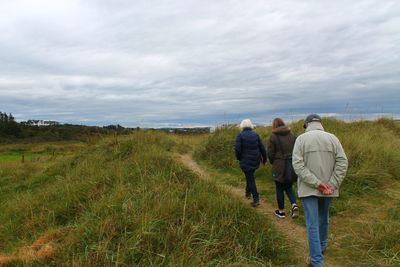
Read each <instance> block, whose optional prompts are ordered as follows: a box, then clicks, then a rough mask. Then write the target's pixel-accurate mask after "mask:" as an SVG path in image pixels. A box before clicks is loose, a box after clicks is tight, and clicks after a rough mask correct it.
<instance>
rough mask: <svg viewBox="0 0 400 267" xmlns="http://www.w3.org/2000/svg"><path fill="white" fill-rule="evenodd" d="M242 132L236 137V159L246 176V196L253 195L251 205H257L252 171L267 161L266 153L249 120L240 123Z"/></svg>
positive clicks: (258, 201)
mask: <svg viewBox="0 0 400 267" xmlns="http://www.w3.org/2000/svg"><path fill="white" fill-rule="evenodd" d="M240 128H241V129H242V132H241V133H240V134H238V135H237V137H236V144H235V154H236V158H237V160H239V161H240V168H241V169H242V171H243V172H244V175H245V176H246V197H247V198H249V199H250V198H251V196H253V202H252V203H251V205H252V206H253V207H257V206H258V205H260V199H259V195H258V192H257V186H256V181H255V177H254V172H255V170H256V169H258V167H259V166H260V163H261V162H262V163H263V164H265V163H266V161H267V153H266V151H265V147H264V144H263V143H262V141H261V138H260V136H259V135H258V134H257V133H255V132H253V131H252V129H253V128H254V127H253V124H252V123H251V120H249V119H245V120H243V121H242V122H241V123H240Z"/></svg>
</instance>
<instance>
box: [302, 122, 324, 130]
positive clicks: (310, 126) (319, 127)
mask: <svg viewBox="0 0 400 267" xmlns="http://www.w3.org/2000/svg"><path fill="white" fill-rule="evenodd" d="M315 130H319V131H325V130H324V127H322V124H321V123H320V122H317V121H314V122H310V123H309V124H308V126H307V129H306V132H309V131H315Z"/></svg>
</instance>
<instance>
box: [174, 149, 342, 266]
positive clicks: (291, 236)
mask: <svg viewBox="0 0 400 267" xmlns="http://www.w3.org/2000/svg"><path fill="white" fill-rule="evenodd" d="M179 160H180V162H182V164H183V165H184V166H186V167H187V168H188V169H190V170H192V171H193V172H194V173H196V174H197V175H198V176H199V178H201V179H203V180H206V181H208V182H215V180H214V179H213V178H212V177H211V176H210V175H209V174H208V173H206V172H205V171H204V170H203V169H202V168H201V167H200V166H199V165H198V164H197V163H196V162H195V161H194V160H193V159H192V157H191V156H190V155H188V154H185V155H179ZM218 186H220V187H223V188H224V189H225V190H226V191H228V192H229V193H230V194H232V195H234V196H235V197H237V198H238V199H240V200H241V201H242V202H245V203H246V204H249V203H248V202H249V200H248V199H246V198H245V197H244V195H243V189H240V188H236V187H233V186H229V185H226V184H222V185H218ZM249 208H251V207H250V205H249ZM255 210H256V211H257V212H258V213H260V214H262V215H263V216H266V217H268V219H269V220H270V221H271V222H272V223H273V225H274V226H275V228H276V229H277V230H278V231H280V232H281V233H282V234H283V235H284V236H286V237H287V239H288V240H290V242H295V243H297V244H296V246H295V247H296V250H295V254H296V256H297V258H298V259H299V260H298V262H299V263H300V265H299V266H307V264H308V262H309V259H308V244H307V233H306V229H305V228H304V227H302V226H300V225H298V224H296V223H294V222H293V221H292V219H291V218H290V217H287V218H285V219H279V218H277V217H276V216H275V215H274V211H275V207H273V206H272V205H271V204H270V203H268V202H266V201H264V200H262V199H261V201H260V206H258V207H257V208H255ZM300 212H301V211H300ZM331 262H332V261H331V260H330V259H329V256H328V257H325V264H324V266H327V267H339V266H340V265H337V264H332V263H331ZM303 263H304V265H303Z"/></svg>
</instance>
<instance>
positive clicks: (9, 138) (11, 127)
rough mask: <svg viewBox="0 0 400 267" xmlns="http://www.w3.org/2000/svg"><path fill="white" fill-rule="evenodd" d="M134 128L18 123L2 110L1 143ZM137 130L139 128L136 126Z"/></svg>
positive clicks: (71, 137)
mask: <svg viewBox="0 0 400 267" xmlns="http://www.w3.org/2000/svg"><path fill="white" fill-rule="evenodd" d="M132 130H133V129H129V128H124V127H122V126H121V125H108V126H104V127H97V126H85V125H74V124H58V125H49V126H34V125H29V124H26V123H18V122H16V121H15V118H14V116H13V115H12V114H11V113H9V114H7V113H3V112H0V143H9V142H14V141H20V140H26V141H27V142H28V141H29V142H44V141H63V140H81V141H86V140H87V139H89V138H91V137H93V136H96V135H107V134H127V133H129V132H130V131H132ZM135 130H137V129H136V128H135Z"/></svg>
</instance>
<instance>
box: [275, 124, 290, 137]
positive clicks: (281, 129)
mask: <svg viewBox="0 0 400 267" xmlns="http://www.w3.org/2000/svg"><path fill="white" fill-rule="evenodd" d="M272 132H273V133H274V134H278V135H288V134H289V133H290V128H289V127H287V126H286V125H285V126H279V127H278V128H275V129H273V130H272Z"/></svg>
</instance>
